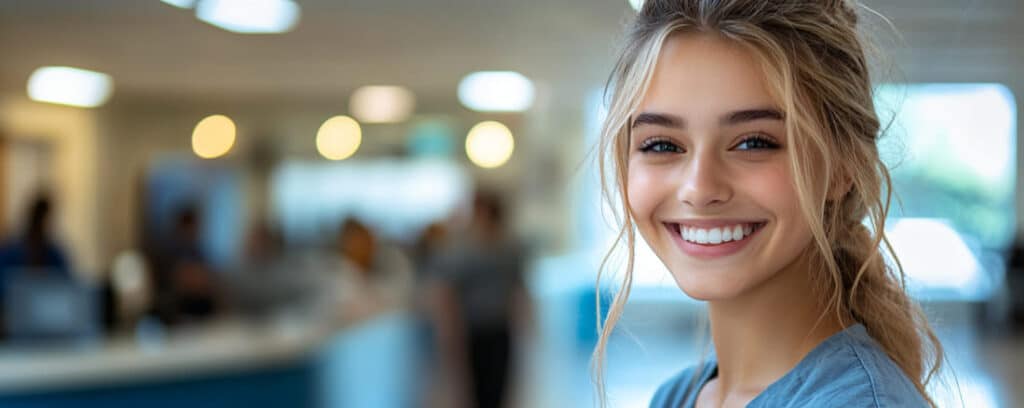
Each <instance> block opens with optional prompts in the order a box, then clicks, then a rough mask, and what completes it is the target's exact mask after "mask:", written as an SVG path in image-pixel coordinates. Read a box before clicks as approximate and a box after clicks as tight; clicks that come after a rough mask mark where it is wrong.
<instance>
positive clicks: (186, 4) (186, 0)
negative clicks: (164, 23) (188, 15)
mask: <svg viewBox="0 0 1024 408" xmlns="http://www.w3.org/2000/svg"><path fill="white" fill-rule="evenodd" d="M160 1H162V2H164V3H167V4H170V5H172V6H174V7H177V8H183V9H190V8H192V6H193V5H195V3H196V1H195V0H160Z"/></svg>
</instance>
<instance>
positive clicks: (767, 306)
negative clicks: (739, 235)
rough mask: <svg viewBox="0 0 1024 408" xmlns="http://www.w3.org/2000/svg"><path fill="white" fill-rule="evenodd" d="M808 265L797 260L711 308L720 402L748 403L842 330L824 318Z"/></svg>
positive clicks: (830, 315)
mask: <svg viewBox="0 0 1024 408" xmlns="http://www.w3.org/2000/svg"><path fill="white" fill-rule="evenodd" d="M806 260H807V257H806V256H801V257H799V259H798V260H797V261H796V262H794V263H793V264H791V265H789V266H787V267H786V268H784V269H783V270H782V271H779V273H778V274H776V275H775V276H773V277H772V278H771V279H769V280H768V281H765V282H763V283H761V284H760V285H759V286H758V287H756V288H753V289H752V290H750V291H749V292H747V293H745V294H744V295H743V296H742V297H740V298H736V299H730V300H728V301H712V302H709V305H708V310H709V315H710V322H711V336H712V339H713V341H714V344H715V353H716V355H717V358H718V377H717V384H716V387H715V389H716V390H717V391H718V394H719V395H718V397H721V398H722V399H720V400H719V401H725V399H726V397H730V398H735V397H737V396H749V398H751V399H752V398H753V397H755V396H757V395H758V394H760V392H761V391H763V390H764V389H765V388H766V387H768V386H769V385H771V384H772V383H774V382H775V381H777V380H778V379H779V378H781V377H782V376H783V375H785V374H786V373H787V372H789V371H790V370H792V369H793V368H794V367H795V366H796V365H797V363H799V362H800V360H802V359H803V358H804V357H805V356H806V355H807V354H808V353H810V351H811V350H813V349H814V347H816V346H817V345H818V344H820V343H821V342H822V341H824V340H825V339H827V338H828V337H830V336H832V335H833V334H835V333H837V332H839V331H841V330H842V329H843V327H842V324H841V323H840V321H839V319H837V317H836V315H835V314H834V313H831V312H830V313H824V310H825V308H824V307H823V306H822V302H821V301H820V300H819V299H818V298H817V295H815V294H816V293H818V291H816V290H815V289H814V288H813V283H812V281H811V276H810V268H809V266H808V262H807V261H806ZM741 398H742V397H741Z"/></svg>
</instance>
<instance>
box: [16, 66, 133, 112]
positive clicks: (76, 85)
mask: <svg viewBox="0 0 1024 408" xmlns="http://www.w3.org/2000/svg"><path fill="white" fill-rule="evenodd" d="M113 82H114V80H113V79H111V78H110V75H107V74H104V73H102V72H96V71H89V70H86V69H80V68H73V67H41V68H39V69H36V70H35V71H34V72H32V75H31V76H29V78H28V96H29V98H32V99H33V100H36V101H40V102H49V103H59V104H62V105H71V106H78V107H83V108H94V107H97V106H100V105H103V104H104V103H105V102H106V101H107V99H109V98H110V93H111V90H112V88H113Z"/></svg>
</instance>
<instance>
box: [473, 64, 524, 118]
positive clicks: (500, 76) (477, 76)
mask: <svg viewBox="0 0 1024 408" xmlns="http://www.w3.org/2000/svg"><path fill="white" fill-rule="evenodd" d="M459 101H461V102H462V104H463V105H465V106H466V107H467V108H469V109H472V110H475V111H481V112H522V111H525V110H527V109H529V108H530V106H531V105H533V82H531V81H530V79H529V78H527V77H525V76H523V74H520V73H518V72H514V71H480V72H474V73H472V74H469V75H466V77H465V78H462V81H461V82H459Z"/></svg>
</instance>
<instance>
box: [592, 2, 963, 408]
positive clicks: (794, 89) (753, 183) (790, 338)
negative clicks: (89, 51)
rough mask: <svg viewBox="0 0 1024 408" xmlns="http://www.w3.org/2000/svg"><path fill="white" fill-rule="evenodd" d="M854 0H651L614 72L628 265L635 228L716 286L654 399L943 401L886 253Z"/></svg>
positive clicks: (880, 182) (694, 292)
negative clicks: (678, 368) (694, 350)
mask: <svg viewBox="0 0 1024 408" xmlns="http://www.w3.org/2000/svg"><path fill="white" fill-rule="evenodd" d="M856 8H857V5H856V4H855V3H854V2H853V1H843V0H829V1H821V0H813V1H812V0H786V1H767V0H648V1H647V2H645V4H644V6H643V8H642V9H641V10H640V14H639V16H638V17H637V19H636V21H635V22H634V24H633V26H632V30H631V31H630V33H629V34H630V35H629V37H628V40H627V44H626V47H625V48H624V50H625V51H624V53H623V55H622V56H621V57H620V59H619V62H618V64H617V66H616V69H615V71H614V72H613V74H612V78H611V81H610V84H611V86H610V89H609V92H610V94H611V104H610V107H609V114H608V117H607V120H606V121H605V126H604V131H603V141H602V147H603V149H602V150H603V152H604V154H605V157H606V158H607V159H608V160H607V162H610V163H611V164H612V166H613V168H614V173H613V174H614V175H615V185H614V187H615V188H614V189H613V188H609V187H607V183H606V192H608V193H609V194H608V198H609V200H611V201H612V202H613V204H617V205H618V207H619V208H620V209H621V210H622V211H623V213H624V215H625V217H623V220H624V223H623V224H622V225H621V227H622V228H621V230H620V234H619V237H620V240H619V241H620V242H622V241H624V242H623V243H624V244H625V245H626V246H627V249H628V250H629V252H628V256H629V260H628V261H627V264H629V265H632V258H633V253H632V248H633V246H634V244H635V240H636V237H635V231H638V232H639V233H640V235H641V236H642V237H643V239H644V240H645V241H646V242H647V244H648V245H649V246H650V247H651V249H653V251H654V253H655V254H656V255H657V257H658V258H659V259H660V260H661V262H662V263H664V264H665V266H666V267H667V269H668V270H669V272H671V274H672V277H673V278H674V279H675V281H676V283H677V285H678V286H679V288H680V289H681V290H682V291H683V292H684V293H686V294H687V295H689V296H690V297H693V298H696V299H698V300H704V301H707V302H708V312H709V321H710V327H711V336H712V340H713V343H714V352H713V353H712V355H711V356H708V358H706V359H705V361H703V362H701V364H698V365H697V366H696V367H693V368H690V369H688V370H684V371H683V372H681V373H680V374H679V375H678V376H676V377H674V378H672V379H671V380H669V381H668V382H666V383H665V384H664V385H662V386H661V387H660V388H659V390H658V392H657V393H656V394H655V396H654V400H653V401H652V404H651V405H652V407H680V406H683V407H691V406H717V407H720V406H730V407H731V406H750V407H777V406H814V407H822V406H837V407H838V406H871V407H880V406H901V407H902V406H929V405H931V406H934V403H933V402H932V400H931V399H930V397H929V395H928V393H927V392H926V385H927V384H928V382H929V380H930V379H931V377H932V375H933V374H934V373H935V372H936V371H937V370H938V368H939V365H940V363H941V362H942V358H943V357H942V356H943V354H942V347H941V345H940V344H939V343H938V341H937V340H936V338H935V336H934V334H933V333H932V330H931V328H930V326H929V324H928V322H927V320H926V319H925V318H924V317H923V314H922V313H921V311H920V309H919V307H918V306H917V305H916V304H915V303H914V302H913V301H912V300H910V298H909V297H908V296H907V294H906V289H905V288H904V287H903V285H902V282H903V271H902V270H901V269H900V268H899V266H898V263H897V264H896V265H897V266H895V267H890V266H889V265H887V264H886V263H885V262H884V260H883V256H882V254H883V251H884V250H887V249H888V243H887V241H886V240H885V237H884V233H883V231H884V230H885V228H884V222H885V218H886V214H887V213H888V205H889V203H888V202H889V199H888V196H887V194H888V191H889V190H890V189H891V186H890V185H889V184H890V182H889V173H888V171H887V169H886V168H885V166H884V164H883V163H882V161H881V160H880V159H879V155H878V148H877V146H876V141H877V138H878V136H879V133H880V126H879V120H878V118H877V117H876V115H875V113H874V112H875V110H874V107H873V101H872V89H871V86H870V83H871V82H870V79H869V76H868V68H867V63H866V60H865V57H864V52H863V46H862V44H861V40H860V38H859V36H858V34H857V28H856V26H857V20H858V16H857V12H856ZM603 164H604V162H602V165H603ZM602 174H604V172H603V171H602ZM606 181H607V180H606ZM611 191H616V192H617V193H618V194H617V196H616V197H612V194H611ZM865 219H867V220H868V221H869V222H870V223H871V224H872V228H871V230H869V229H868V228H866V227H865V226H864V224H863V223H862V221H863V220H865ZM883 246H884V247H883ZM888 252H890V254H889V255H892V254H891V250H889V251H888ZM893 258H895V255H893ZM631 279H632V269H631V268H627V273H626V275H625V280H624V282H623V283H624V288H625V289H624V290H623V291H621V292H620V293H619V294H618V295H617V297H616V299H615V301H614V303H613V306H612V309H611V310H610V311H609V315H608V320H607V322H608V323H607V325H606V326H605V327H604V328H603V330H602V333H601V339H600V341H599V342H598V346H597V349H596V350H595V356H594V357H595V363H596V364H595V367H596V369H597V377H598V387H599V396H600V397H601V398H603V397H604V394H603V383H602V381H601V370H602V369H603V367H602V365H603V358H604V347H605V345H606V343H607V339H608V336H609V334H610V333H611V331H612V328H613V327H614V325H615V323H616V321H617V320H618V318H619V316H620V315H621V311H622V307H623V304H624V303H625V300H626V298H627V297H628V295H629V285H630V283H631ZM603 403H604V401H603V400H602V405H603Z"/></svg>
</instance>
